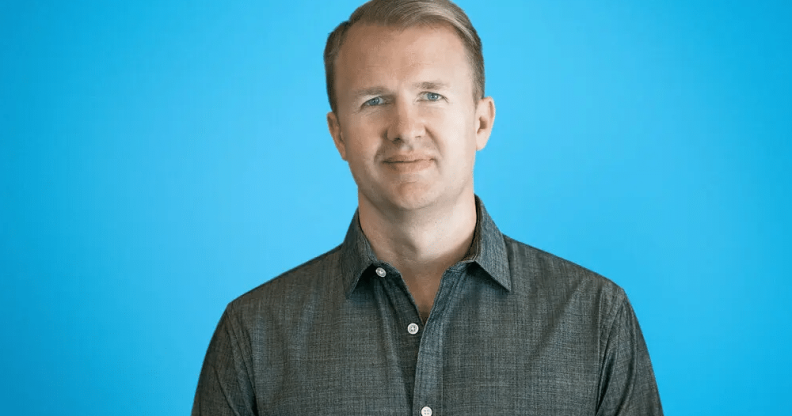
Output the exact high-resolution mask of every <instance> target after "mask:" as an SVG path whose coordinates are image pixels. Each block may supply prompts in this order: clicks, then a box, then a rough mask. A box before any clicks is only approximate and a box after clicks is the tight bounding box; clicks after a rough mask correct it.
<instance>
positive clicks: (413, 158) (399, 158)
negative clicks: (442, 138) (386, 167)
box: [384, 155, 432, 163]
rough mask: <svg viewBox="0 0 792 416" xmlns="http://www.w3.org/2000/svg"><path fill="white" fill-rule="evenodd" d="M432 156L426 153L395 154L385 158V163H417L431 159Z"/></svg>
mask: <svg viewBox="0 0 792 416" xmlns="http://www.w3.org/2000/svg"><path fill="white" fill-rule="evenodd" d="M431 159H432V158H431V157H429V156H426V155H393V156H391V157H388V158H387V159H385V160H384V162H385V163H417V162H423V161H429V160H431Z"/></svg>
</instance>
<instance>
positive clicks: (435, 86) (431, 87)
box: [413, 81, 448, 90]
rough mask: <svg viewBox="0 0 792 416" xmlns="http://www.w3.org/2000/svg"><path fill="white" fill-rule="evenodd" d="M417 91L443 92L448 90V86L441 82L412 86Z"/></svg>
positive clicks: (426, 82)
mask: <svg viewBox="0 0 792 416" xmlns="http://www.w3.org/2000/svg"><path fill="white" fill-rule="evenodd" d="M413 86H414V87H415V88H416V89H419V90H444V89H447V88H448V84H446V83H445V82H442V81H424V82H418V83H416V84H413Z"/></svg>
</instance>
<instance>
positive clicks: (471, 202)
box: [359, 191, 476, 283]
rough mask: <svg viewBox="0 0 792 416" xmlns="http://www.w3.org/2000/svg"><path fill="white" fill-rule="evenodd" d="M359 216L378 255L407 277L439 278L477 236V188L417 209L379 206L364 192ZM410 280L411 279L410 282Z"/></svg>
mask: <svg viewBox="0 0 792 416" xmlns="http://www.w3.org/2000/svg"><path fill="white" fill-rule="evenodd" d="M359 201H360V206H359V218H360V226H361V228H362V229H363V233H364V234H365V235H366V237H367V238H368V240H369V243H370V244H371V247H372V249H373V250H374V254H376V255H377V258H378V259H380V260H382V261H386V262H388V263H390V264H392V265H393V266H394V267H396V268H397V269H398V270H399V271H400V272H401V273H402V275H403V276H404V278H405V281H407V280H416V279H418V280H421V279H427V278H432V279H434V278H436V280H437V282H439V280H440V277H441V276H442V274H443V272H444V271H445V270H446V269H447V268H448V267H450V266H452V265H453V264H454V263H456V262H458V261H459V260H461V259H462V258H463V257H464V255H465V253H467V251H468V249H469V247H470V244H471V242H472V240H473V232H474V231H475V227H476V202H475V197H474V195H473V192H472V191H471V192H468V193H464V194H463V195H460V197H459V198H457V199H456V200H453V201H451V202H449V203H447V204H444V205H442V206H433V207H427V208H422V209H419V210H413V211H404V210H392V211H388V210H383V209H378V208H377V207H375V206H374V205H373V204H371V203H370V201H368V200H366V199H365V198H364V197H363V196H362V195H361V196H360V198H359ZM408 283H409V282H408Z"/></svg>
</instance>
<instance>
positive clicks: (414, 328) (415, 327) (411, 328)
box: [407, 324, 431, 411]
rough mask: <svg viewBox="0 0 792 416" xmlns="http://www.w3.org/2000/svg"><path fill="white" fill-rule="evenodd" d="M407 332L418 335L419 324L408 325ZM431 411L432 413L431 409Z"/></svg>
mask: <svg viewBox="0 0 792 416" xmlns="http://www.w3.org/2000/svg"><path fill="white" fill-rule="evenodd" d="M407 332H409V333H410V335H415V334H417V333H418V324H410V325H407ZM430 411H431V409H430Z"/></svg>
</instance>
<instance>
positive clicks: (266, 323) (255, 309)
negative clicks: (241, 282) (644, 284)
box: [193, 197, 662, 416]
mask: <svg viewBox="0 0 792 416" xmlns="http://www.w3.org/2000/svg"><path fill="white" fill-rule="evenodd" d="M476 206H477V214H478V220H477V224H476V230H475V234H474V238H473V243H472V244H471V247H470V250H469V251H468V255H467V256H466V257H465V259H464V260H462V261H460V262H459V263H457V264H455V265H454V266H452V267H451V268H449V269H448V270H446V272H445V273H444V274H443V277H442V281H441V283H440V288H439V290H438V293H437V297H436V299H435V302H434V306H433V308H432V311H431V313H430V315H429V318H428V320H427V321H426V323H425V324H423V323H422V322H421V319H420V318H419V316H418V310H417V308H416V306H415V303H414V302H413V300H412V297H411V296H410V294H409V292H408V290H407V287H406V286H405V283H404V281H403V280H402V278H401V276H400V274H399V271H398V270H396V269H395V268H394V267H393V266H391V265H390V264H388V263H386V262H382V261H380V260H377V258H376V256H375V255H374V252H373V251H372V249H371V246H370V245H369V242H368V240H367V239H366V237H365V236H364V235H363V232H362V231H361V228H360V223H359V221H358V216H357V214H355V216H354V218H353V219H352V224H351V225H350V227H349V231H348V232H347V235H346V238H345V240H344V242H343V244H341V245H340V246H339V247H336V248H335V249H333V250H331V251H330V252H328V253H326V254H323V255H321V256H319V257H317V258H315V259H313V260H311V261H309V262H308V263H305V264H303V265H301V266H299V267H297V268H295V269H293V270H291V271H288V272H286V273H284V274H283V275H281V276H279V277H277V278H275V279H273V280H271V281H269V282H267V283H265V284H263V285H261V286H259V287H257V288H256V289H253V290H252V291H250V292H248V293H246V294H244V295H242V296H241V297H239V298H238V299H236V300H234V301H233V302H231V303H230V304H229V305H228V307H227V309H226V311H225V313H224V314H223V316H222V318H220V323H219V324H218V326H217V330H216V331H215V334H214V336H213V337H212V340H211V343H210V344H209V349H208V351H207V353H206V358H205V361H204V364H203V369H202V370H201V376H200V380H199V381H198V389H197V392H196V396H195V403H194V407H193V415H213V416H215V415H345V416H348V415H423V416H428V415H432V416H440V415H543V416H547V415H565V416H571V415H660V414H662V410H661V407H660V399H659V396H658V392H657V387H656V385H655V379H654V374H653V372H652V367H651V363H650V361H649V355H648V352H647V349H646V344H645V343H644V339H643V336H642V335H641V330H640V328H639V327H638V321H637V320H636V317H635V314H634V312H633V309H632V308H631V306H630V303H629V302H628V301H627V298H626V296H625V294H624V291H623V290H622V289H621V288H619V287H618V286H617V285H616V284H614V283H613V282H611V281H610V280H608V279H606V278H604V277H602V276H599V275H597V274H595V273H593V272H591V271H589V270H586V269H584V268H582V267H580V266H578V265H575V264H573V263H570V262H568V261H566V260H563V259H560V258H558V257H555V256H553V255H551V254H548V253H546V252H543V251H541V250H537V249H535V248H533V247H530V246H528V245H525V244H522V243H520V242H518V241H515V240H512V239H511V238H509V237H506V236H504V235H503V234H501V232H500V231H499V230H498V228H497V227H496V226H495V223H494V222H493V221H492V219H491V218H490V216H489V215H488V214H487V211H486V210H485V209H484V206H483V204H481V201H480V200H479V199H478V197H476Z"/></svg>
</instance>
